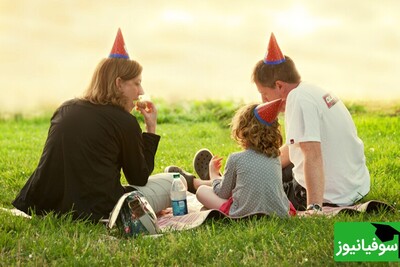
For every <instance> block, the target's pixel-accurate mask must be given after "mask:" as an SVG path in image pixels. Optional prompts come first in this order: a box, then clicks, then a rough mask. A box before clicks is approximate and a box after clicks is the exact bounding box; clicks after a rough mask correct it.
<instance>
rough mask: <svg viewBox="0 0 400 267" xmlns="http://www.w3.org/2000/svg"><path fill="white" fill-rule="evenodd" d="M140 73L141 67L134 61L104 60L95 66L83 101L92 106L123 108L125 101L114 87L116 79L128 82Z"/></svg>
mask: <svg viewBox="0 0 400 267" xmlns="http://www.w3.org/2000/svg"><path fill="white" fill-rule="evenodd" d="M141 73H142V66H141V65H140V64H139V63H138V62H136V61H134V60H130V59H121V58H105V59H103V60H102V61H100V63H99V64H98V65H97V68H96V70H95V72H94V73H93V77H92V80H91V82H90V84H89V86H88V88H87V90H86V92H85V94H84V96H83V99H85V100H88V101H90V102H91V103H93V104H100V105H108V104H111V105H116V106H120V107H122V108H123V107H124V106H125V105H126V101H127V100H126V99H125V97H124V96H123V94H122V93H121V91H120V90H119V89H118V87H117V85H116V80H117V78H118V77H120V78H121V79H122V80H124V81H128V80H131V79H134V78H136V77H137V76H139V75H140V74H141Z"/></svg>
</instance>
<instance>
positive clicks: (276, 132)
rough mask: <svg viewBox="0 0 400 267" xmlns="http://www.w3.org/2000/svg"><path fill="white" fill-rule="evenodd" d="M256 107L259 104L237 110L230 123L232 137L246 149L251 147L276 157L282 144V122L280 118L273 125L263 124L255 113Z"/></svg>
mask: <svg viewBox="0 0 400 267" xmlns="http://www.w3.org/2000/svg"><path fill="white" fill-rule="evenodd" d="M256 107H257V104H250V105H246V106H244V107H242V108H240V109H239V110H238V111H237V112H236V114H235V116H234V117H233V119H232V122H231V124H230V126H231V137H232V138H233V139H234V140H236V141H237V142H238V144H239V145H240V146H241V147H242V148H244V149H247V148H250V149H253V150H255V151H258V152H261V153H264V154H266V155H267V156H268V157H274V158H276V157H278V156H279V155H280V151H279V148H280V147H281V146H282V135H281V132H280V129H279V126H280V124H279V122H278V120H276V121H275V122H273V123H272V125H271V126H268V125H265V124H262V123H261V122H260V121H258V120H257V118H256V117H255V115H254V109H255V108H256Z"/></svg>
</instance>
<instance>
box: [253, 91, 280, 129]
mask: <svg viewBox="0 0 400 267" xmlns="http://www.w3.org/2000/svg"><path fill="white" fill-rule="evenodd" d="M281 104H282V99H281V98H279V99H276V100H274V101H271V102H266V103H263V104H260V105H258V106H257V107H256V108H255V109H254V115H255V116H256V118H257V119H258V120H259V121H260V122H261V123H262V124H265V125H268V126H271V125H272V123H273V122H274V121H275V120H276V118H277V117H278V114H279V111H280V109H281Z"/></svg>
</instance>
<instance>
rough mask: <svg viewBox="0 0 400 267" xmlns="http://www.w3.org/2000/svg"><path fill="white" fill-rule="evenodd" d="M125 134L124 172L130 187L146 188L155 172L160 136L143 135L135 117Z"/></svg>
mask: <svg viewBox="0 0 400 267" xmlns="http://www.w3.org/2000/svg"><path fill="white" fill-rule="evenodd" d="M132 118H133V120H131V122H130V125H128V126H127V128H126V129H127V130H126V131H125V132H124V133H123V136H124V137H123V142H122V153H121V154H122V170H123V172H124V174H125V178H126V180H127V181H128V183H129V184H130V185H138V186H144V185H146V183H147V180H148V178H149V176H150V175H151V173H152V172H153V170H154V160H155V155H156V152H157V148H158V143H159V141H160V136H159V135H156V134H150V133H142V130H141V129H140V126H139V123H138V122H137V120H136V118H135V117H133V116H132Z"/></svg>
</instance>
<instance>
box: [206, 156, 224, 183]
mask: <svg viewBox="0 0 400 267" xmlns="http://www.w3.org/2000/svg"><path fill="white" fill-rule="evenodd" d="M221 166H222V158H221V157H218V156H213V157H212V159H211V160H210V163H209V172H210V179H211V180H214V179H219V178H221V172H220V169H221Z"/></svg>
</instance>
